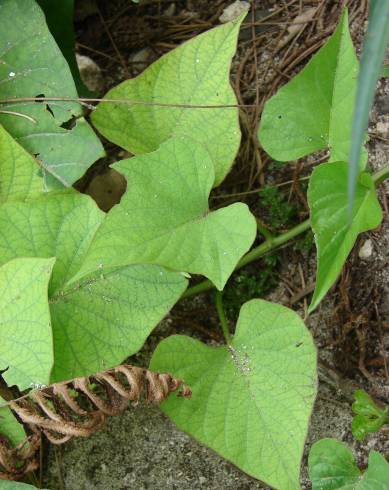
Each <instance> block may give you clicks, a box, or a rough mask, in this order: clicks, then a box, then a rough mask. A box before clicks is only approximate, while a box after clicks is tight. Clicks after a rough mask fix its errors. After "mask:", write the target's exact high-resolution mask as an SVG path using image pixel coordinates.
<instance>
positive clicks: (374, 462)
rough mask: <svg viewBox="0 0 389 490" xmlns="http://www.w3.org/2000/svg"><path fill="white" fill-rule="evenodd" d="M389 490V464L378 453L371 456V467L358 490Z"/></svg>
mask: <svg viewBox="0 0 389 490" xmlns="http://www.w3.org/2000/svg"><path fill="white" fill-rule="evenodd" d="M387 488H389V463H388V462H387V461H386V459H385V458H384V457H383V456H382V455H381V454H380V453H377V452H376V451H371V453H370V454H369V466H368V468H367V470H366V471H365V473H364V475H363V480H362V482H361V483H360V485H359V487H358V488H357V490H386V489H387Z"/></svg>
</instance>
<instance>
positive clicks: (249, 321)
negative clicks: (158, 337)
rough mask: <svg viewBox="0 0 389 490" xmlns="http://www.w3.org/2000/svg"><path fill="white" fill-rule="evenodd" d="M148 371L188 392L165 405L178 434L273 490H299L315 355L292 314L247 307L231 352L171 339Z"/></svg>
mask: <svg viewBox="0 0 389 490" xmlns="http://www.w3.org/2000/svg"><path fill="white" fill-rule="evenodd" d="M150 369H153V370H158V371H162V372H165V371H166V372H170V373H172V374H173V375H174V376H178V377H179V378H182V379H184V380H185V382H186V383H188V385H189V386H190V387H191V389H192V393H193V395H192V400H184V403H183V402H182V400H181V399H177V397H175V396H173V397H170V398H169V399H168V400H167V401H166V402H164V403H163V404H162V410H163V411H164V412H165V413H166V414H167V415H169V417H170V418H171V419H172V420H173V421H174V422H175V423H176V425H177V426H178V427H179V428H180V429H182V430H184V431H186V432H188V433H189V434H191V435H192V436H193V437H195V438H196V439H198V440H199V441H200V442H202V443H204V444H206V445H207V446H209V447H211V448H212V449H214V450H215V451H217V452H218V453H219V454H220V455H221V456H223V457H224V458H226V459H228V460H230V461H232V462H233V463H234V464H236V465H237V466H238V467H239V468H241V469H242V470H243V471H245V472H246V473H248V474H250V475H252V476H254V477H255V478H258V479H260V480H263V481H264V482H266V483H267V484H269V485H272V486H274V487H275V488H278V489H282V490H288V489H298V488H300V486H299V468H300V460H301V456H302V452H303V448H304V440H305V437H306V433H307V428H308V422H309V417H310V413H311V410H312V406H313V402H314V398H315V394H316V351H315V347H314V345H313V341H312V338H311V335H310V333H309V332H308V330H307V329H306V328H305V326H304V323H303V322H302V320H301V319H300V318H299V316H298V315H297V314H296V313H294V312H293V311H291V310H289V309H287V308H285V307H283V306H280V305H276V304H272V303H269V302H266V301H263V300H252V301H249V302H248V303H246V304H244V305H243V307H242V309H241V313H240V316H239V321H238V324H237V327H236V333H235V336H234V338H233V341H232V343H231V346H229V347H227V346H225V347H217V348H215V347H209V346H206V345H204V344H202V343H201V342H199V341H197V340H194V339H192V338H189V337H184V336H173V337H169V338H168V339H166V340H164V341H162V342H161V343H160V344H159V346H158V347H157V349H156V351H155V353H154V355H153V358H152V361H151V366H150Z"/></svg>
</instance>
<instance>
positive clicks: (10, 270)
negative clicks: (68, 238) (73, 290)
mask: <svg viewBox="0 0 389 490" xmlns="http://www.w3.org/2000/svg"><path fill="white" fill-rule="evenodd" d="M53 265H54V259H37V258H18V259H15V260H12V261H10V262H7V263H6V264H5V265H3V266H2V267H1V268H0V310H1V320H0V338H1V344H0V369H1V370H4V369H7V368H8V369H7V370H6V371H5V372H4V373H3V375H2V376H3V378H4V380H5V381H6V382H7V384H9V385H18V386H19V388H20V389H21V390H24V389H26V388H29V387H30V386H31V385H34V384H36V383H39V384H48V383H49V380H50V373H51V368H52V366H53V362H54V355H53V339H52V333H51V322H50V311H49V305H48V297H47V288H48V283H49V279H50V275H51V271H52V268H53Z"/></svg>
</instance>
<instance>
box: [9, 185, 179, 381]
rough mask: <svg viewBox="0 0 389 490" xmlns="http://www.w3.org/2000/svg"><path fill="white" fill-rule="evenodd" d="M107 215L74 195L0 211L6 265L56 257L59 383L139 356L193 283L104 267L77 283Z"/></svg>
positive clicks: (145, 269) (155, 272)
mask: <svg viewBox="0 0 389 490" xmlns="http://www.w3.org/2000/svg"><path fill="white" fill-rule="evenodd" d="M104 216H105V215H104V213H102V212H101V211H100V210H99V209H98V208H97V206H96V205H95V203H94V202H93V201H92V200H91V199H90V198H89V197H87V196H83V195H80V194H77V193H75V192H70V191H69V192H65V193H63V192H62V193H57V194H53V193H51V194H50V195H43V196H42V197H40V198H39V199H36V200H34V201H31V202H28V203H19V202H9V203H6V204H4V205H3V206H2V207H1V208H0V230H1V233H0V261H1V263H4V262H7V261H8V260H11V259H12V258H14V257H20V256H25V257H36V256H39V257H56V258H57V260H56V263H55V265H54V269H53V275H52V280H51V283H50V289H49V301H50V312H51V317H52V328H53V337H54V359H55V364H54V369H53V375H52V380H53V381H59V380H63V379H68V378H72V377H74V376H81V375H87V374H92V373H94V372H96V371H99V370H102V369H105V368H108V367H111V366H113V365H115V364H118V363H119V362H121V361H123V359H124V358H125V357H126V356H128V355H131V354H133V353H135V352H137V351H138V350H139V349H140V348H141V346H142V345H143V343H144V341H145V339H146V338H147V336H148V335H149V334H150V332H151V330H152V329H153V328H154V327H155V325H156V324H157V323H158V322H159V321H160V320H161V319H162V317H163V316H164V315H165V314H166V313H167V312H168V311H169V309H170V308H171V307H172V306H173V305H174V303H175V302H176V301H177V300H178V298H179V297H180V296H181V294H182V293H183V291H184V290H185V288H186V285H187V281H186V280H185V279H184V277H183V276H182V275H180V274H177V273H173V272H168V271H166V270H165V269H163V268H162V267H158V266H153V265H133V266H131V265H130V266H127V265H126V266H123V267H122V268H120V269H119V268H117V269H116V270H115V269H112V268H111V269H109V268H107V269H105V270H104V271H103V270H101V269H100V268H97V271H94V272H91V274H90V275H89V276H87V277H84V278H83V280H82V282H80V283H79V282H77V281H76V282H75V281H73V277H74V276H75V275H76V274H77V273H78V271H79V269H80V267H81V266H82V264H83V261H84V258H85V253H86V251H87V249H88V248H89V246H90V243H91V242H92V240H93V238H94V236H95V233H96V231H97V229H98V227H99V226H100V225H101V223H102V222H103V220H104ZM70 283H72V284H71V285H70Z"/></svg>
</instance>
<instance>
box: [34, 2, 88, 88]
mask: <svg viewBox="0 0 389 490" xmlns="http://www.w3.org/2000/svg"><path fill="white" fill-rule="evenodd" d="M37 2H38V4H39V6H40V7H41V9H42V10H43V12H44V13H45V16H46V23H47V26H48V28H49V29H50V32H51V34H52V35H53V37H54V39H55V41H56V43H57V44H58V47H59V48H60V50H61V51H62V54H63V55H64V57H65V59H66V61H67V62H68V65H69V68H70V71H71V72H72V76H73V79H74V82H75V84H76V87H77V91H78V93H79V94H80V95H82V96H83V97H87V96H90V95H91V94H90V92H89V90H88V89H87V88H86V87H85V85H84V84H83V82H82V80H81V77H80V72H79V70H78V66H77V61H76V56H75V52H74V51H75V36H74V28H73V24H74V22H73V17H74V0H61V1H60V2H53V0H37Z"/></svg>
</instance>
